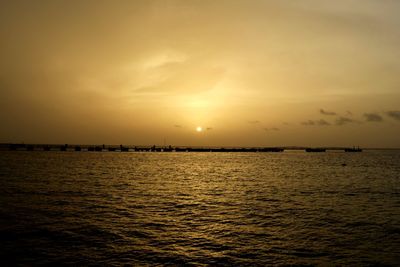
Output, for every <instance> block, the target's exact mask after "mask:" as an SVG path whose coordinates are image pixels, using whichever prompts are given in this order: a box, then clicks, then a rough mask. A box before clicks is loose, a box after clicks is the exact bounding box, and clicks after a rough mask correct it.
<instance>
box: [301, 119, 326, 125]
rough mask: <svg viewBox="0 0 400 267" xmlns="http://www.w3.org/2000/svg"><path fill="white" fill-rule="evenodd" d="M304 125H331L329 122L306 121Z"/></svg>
mask: <svg viewBox="0 0 400 267" xmlns="http://www.w3.org/2000/svg"><path fill="white" fill-rule="evenodd" d="M301 124H302V125H305V126H328V125H331V124H330V123H329V122H327V121H326V120H323V119H321V120H308V121H304V122H302V123H301Z"/></svg>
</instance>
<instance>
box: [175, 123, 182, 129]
mask: <svg viewBox="0 0 400 267" xmlns="http://www.w3.org/2000/svg"><path fill="white" fill-rule="evenodd" d="M174 127H175V128H182V127H183V126H182V125H179V124H175V125H174Z"/></svg>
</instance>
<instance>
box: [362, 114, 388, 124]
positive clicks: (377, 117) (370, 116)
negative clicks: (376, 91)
mask: <svg viewBox="0 0 400 267" xmlns="http://www.w3.org/2000/svg"><path fill="white" fill-rule="evenodd" d="M364 117H365V119H366V121H371V122H381V121H383V118H382V116H381V115H379V114H377V113H364Z"/></svg>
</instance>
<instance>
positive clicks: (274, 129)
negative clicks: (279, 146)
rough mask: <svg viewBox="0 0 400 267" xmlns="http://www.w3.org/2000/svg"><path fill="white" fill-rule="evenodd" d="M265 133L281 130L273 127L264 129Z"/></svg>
mask: <svg viewBox="0 0 400 267" xmlns="http://www.w3.org/2000/svg"><path fill="white" fill-rule="evenodd" d="M264 131H266V132H269V131H279V128H276V127H272V128H264Z"/></svg>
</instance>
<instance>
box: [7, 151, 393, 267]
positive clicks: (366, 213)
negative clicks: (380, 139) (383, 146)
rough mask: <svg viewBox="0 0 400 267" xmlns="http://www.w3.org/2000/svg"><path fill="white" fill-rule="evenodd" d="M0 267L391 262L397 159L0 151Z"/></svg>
mask: <svg viewBox="0 0 400 267" xmlns="http://www.w3.org/2000/svg"><path fill="white" fill-rule="evenodd" d="M0 265H1V266H43V265H46V266H121V265H126V266H400V151H398V150H364V151H363V152H362V153H344V152H341V151H328V152H326V153H306V152H303V151H285V152H282V153H256V152H253V153H240V152H237V153H225V152H218V153H214V152H128V153H123V152H68V151H67V152H57V151H49V152H45V151H0Z"/></svg>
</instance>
